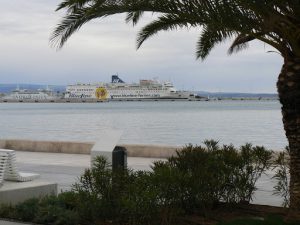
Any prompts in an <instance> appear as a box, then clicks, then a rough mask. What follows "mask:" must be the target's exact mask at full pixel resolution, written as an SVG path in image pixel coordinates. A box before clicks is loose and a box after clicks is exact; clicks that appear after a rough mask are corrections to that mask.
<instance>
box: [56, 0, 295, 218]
mask: <svg viewBox="0 0 300 225" xmlns="http://www.w3.org/2000/svg"><path fill="white" fill-rule="evenodd" d="M61 9H66V10H67V11H66V15H65V17H64V18H63V19H62V21H61V22H60V24H58V25H57V27H56V29H55V30H54V32H53V34H52V36H51V43H52V44H53V45H54V46H56V47H58V48H61V47H62V46H63V45H64V43H65V42H66V41H67V40H68V38H69V37H70V36H71V35H72V34H73V33H74V32H75V31H77V30H78V29H79V28H80V27H81V26H82V25H83V24H85V23H87V22H89V21H90V20H93V19H96V18H103V17H107V16H111V15H115V14H120V13H126V14H127V17H126V22H132V23H133V25H135V24H136V23H137V22H138V21H139V20H140V19H141V18H142V16H143V14H144V13H146V12H150V13H153V14H155V15H156V16H155V17H154V19H153V21H152V22H150V23H149V24H147V25H146V26H145V27H143V28H142V29H141V31H140V32H139V34H138V38H137V47H138V48H139V47H140V46H141V45H142V43H143V42H144V41H145V40H146V39H148V38H149V37H151V36H152V35H154V34H156V33H157V32H159V31H162V30H172V29H178V28H183V27H199V28H201V29H199V30H200V31H201V34H200V37H199V41H198V43H197V51H196V54H197V58H201V59H202V60H203V59H205V58H206V57H207V55H208V54H209V53H210V51H211V49H212V48H213V47H214V46H215V45H216V44H219V43H221V42H223V41H224V40H226V39H231V40H233V43H232V45H231V47H230V48H229V51H228V52H229V54H231V53H234V52H238V51H240V50H242V49H244V48H246V47H247V46H248V43H249V42H251V41H253V40H259V41H262V42H264V43H266V44H268V45H270V46H272V47H274V48H275V49H276V50H277V51H278V52H279V53H280V54H281V56H282V57H283V59H284V64H283V67H282V70H281V73H280V74H279V78H278V82H277V89H278V93H279V98H280V102H281V104H282V115H283V124H284V129H285V132H286V136H287V139H288V141H289V147H290V151H291V160H290V164H291V165H290V166H291V178H290V179H291V180H290V215H293V214H294V215H298V218H299V217H300V1H299V0H287V1H284V0H64V1H63V2H62V3H61V4H60V5H59V6H58V8H57V10H61Z"/></svg>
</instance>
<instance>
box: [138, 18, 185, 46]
mask: <svg viewBox="0 0 300 225" xmlns="http://www.w3.org/2000/svg"><path fill="white" fill-rule="evenodd" d="M188 25H189V23H188V21H186V20H185V19H184V18H181V17H178V16H177V15H172V14H167V15H164V16H160V17H158V19H156V20H155V21H153V22H151V23H149V24H148V25H146V26H145V27H143V28H142V30H141V31H140V32H139V33H138V37H137V48H140V47H141V45H142V44H143V43H144V41H145V40H147V39H148V38H149V37H151V36H153V35H154V34H156V33H158V32H159V31H163V30H164V31H166V30H173V29H176V28H179V27H188Z"/></svg>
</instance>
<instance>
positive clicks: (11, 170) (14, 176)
mask: <svg viewBox="0 0 300 225" xmlns="http://www.w3.org/2000/svg"><path fill="white" fill-rule="evenodd" d="M38 177H39V174H35V173H23V172H19V170H18V167H17V160H16V153H15V151H14V150H7V149H0V185H1V184H3V181H4V180H7V181H17V182H26V181H32V180H34V179H36V178H38Z"/></svg>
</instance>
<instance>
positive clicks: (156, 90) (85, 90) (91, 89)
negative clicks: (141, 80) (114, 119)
mask: <svg viewBox="0 0 300 225" xmlns="http://www.w3.org/2000/svg"><path fill="white" fill-rule="evenodd" d="M165 90H168V89H167V88H163V89H146V90H140V89H131V90H128V89H117V90H110V91H111V92H113V91H138V92H143V91H156V92H158V91H165ZM68 91H85V92H86V91H96V90H95V89H69V90H68Z"/></svg>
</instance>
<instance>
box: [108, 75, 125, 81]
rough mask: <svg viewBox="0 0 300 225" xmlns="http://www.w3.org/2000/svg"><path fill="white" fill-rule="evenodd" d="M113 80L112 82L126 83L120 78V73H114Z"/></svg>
mask: <svg viewBox="0 0 300 225" xmlns="http://www.w3.org/2000/svg"><path fill="white" fill-rule="evenodd" d="M111 82H112V83H125V82H124V81H123V80H121V79H120V78H119V76H118V75H112V76H111Z"/></svg>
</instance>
